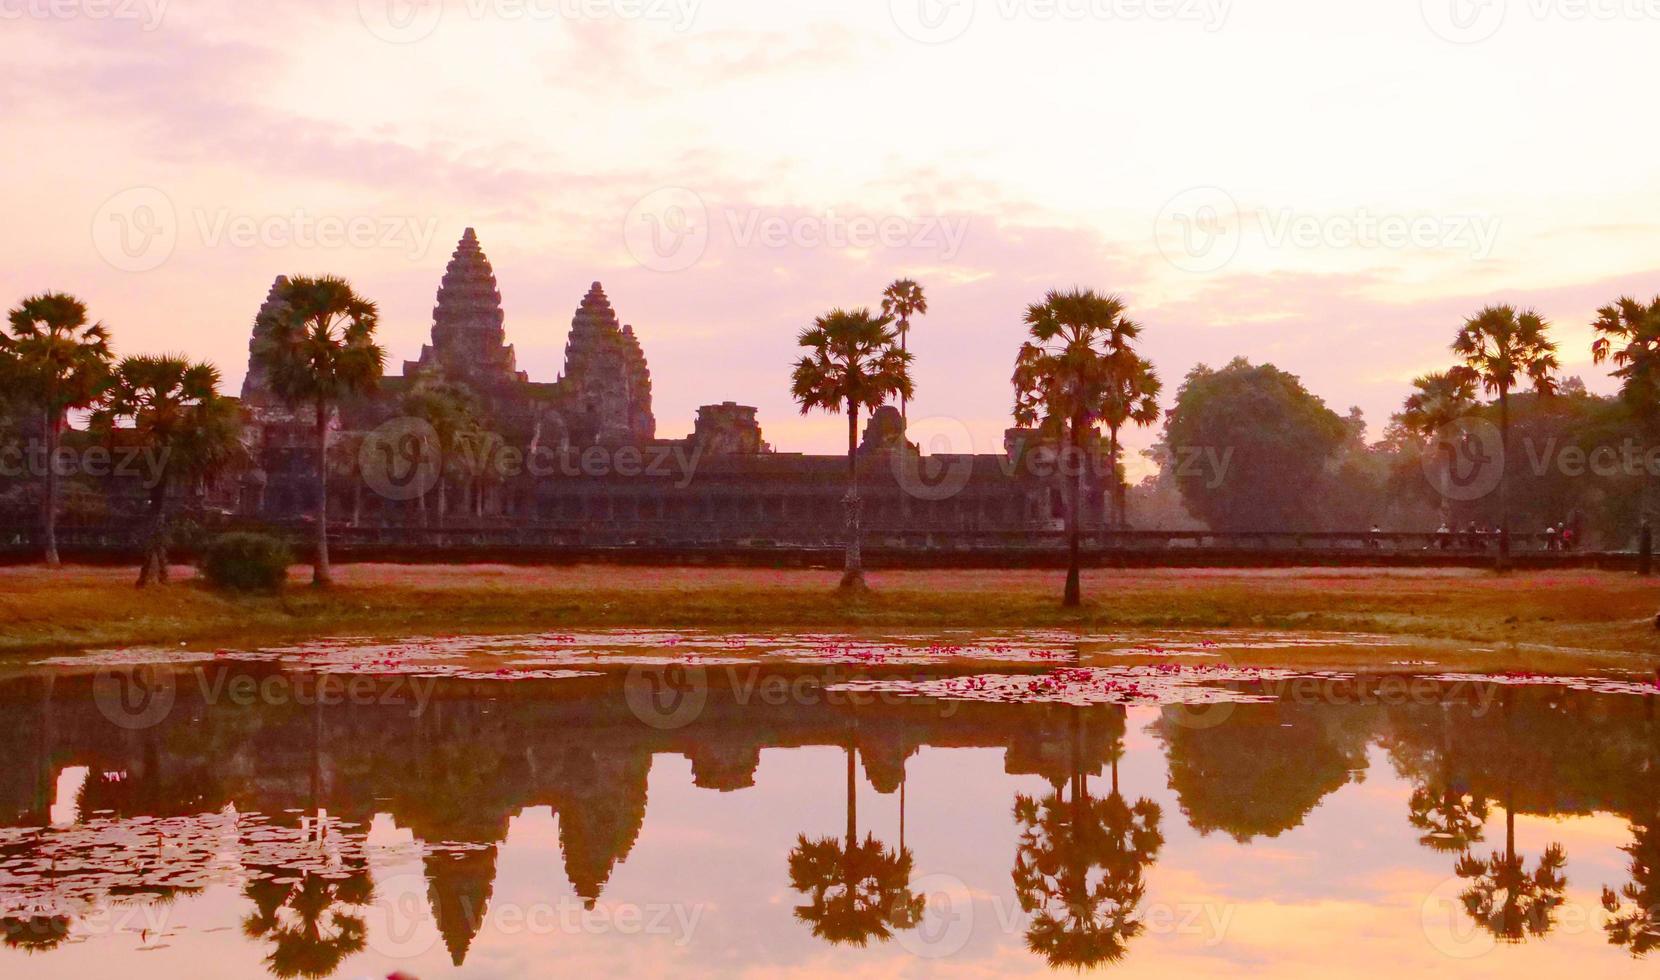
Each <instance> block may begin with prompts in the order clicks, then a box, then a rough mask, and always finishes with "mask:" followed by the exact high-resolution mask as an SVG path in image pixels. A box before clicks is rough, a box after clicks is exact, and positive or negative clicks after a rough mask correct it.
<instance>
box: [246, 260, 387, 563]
mask: <svg viewBox="0 0 1660 980" xmlns="http://www.w3.org/2000/svg"><path fill="white" fill-rule="evenodd" d="M276 293H277V296H276V299H277V300H278V302H274V303H268V304H267V305H266V306H265V308H264V309H263V310H262V311H261V312H260V315H259V323H258V324H257V325H256V327H255V335H256V337H257V340H256V341H255V345H254V357H255V358H256V359H257V360H258V361H259V363H260V364H261V366H263V367H264V368H265V371H266V372H267V374H268V376H269V377H270V379H271V390H272V391H274V392H275V393H276V394H277V396H278V397H280V398H282V399H283V400H284V401H285V402H287V403H288V405H289V407H291V408H298V407H300V406H303V405H309V406H311V407H312V408H313V409H314V410H315V412H316V418H317V517H316V520H317V557H316V559H315V561H314V563H313V574H312V585H315V586H327V585H329V584H330V583H331V581H332V577H331V575H330V573H329V521H328V515H329V476H328V471H329V467H328V445H329V416H330V412H331V410H332V408H333V406H335V405H336V404H338V403H339V402H340V401H341V400H342V399H345V398H348V397H351V396H354V395H361V394H366V393H368V392H370V391H373V390H374V389H375V387H376V386H377V385H378V384H379V383H380V372H381V364H382V363H383V362H384V361H385V360H386V352H385V351H384V350H383V349H381V347H380V345H379V344H377V343H375V326H376V324H377V323H378V322H379V319H380V313H379V311H378V310H377V309H376V308H375V304H374V303H372V302H370V301H369V300H366V299H364V298H362V297H361V296H358V295H357V294H356V293H355V292H353V291H352V287H351V284H350V283H348V282H346V280H344V279H340V278H338V277H335V276H323V277H320V278H311V277H309V276H294V277H292V278H290V279H289V280H288V281H287V282H286V283H283V284H282V285H280V286H278V287H277V288H276Z"/></svg>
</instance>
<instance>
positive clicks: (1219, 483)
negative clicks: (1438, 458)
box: [1164, 357, 1351, 531]
mask: <svg viewBox="0 0 1660 980" xmlns="http://www.w3.org/2000/svg"><path fill="white" fill-rule="evenodd" d="M1350 435H1351V432H1350V429H1349V427H1348V425H1347V424H1346V423H1345V421H1344V419H1343V417H1342V416H1340V415H1338V414H1337V413H1336V412H1334V411H1332V410H1331V409H1329V408H1327V407H1326V403H1325V402H1323V401H1321V400H1320V399H1319V398H1318V397H1316V396H1314V395H1313V394H1311V393H1310V392H1309V391H1308V389H1306V388H1304V387H1303V384H1302V382H1301V381H1300V380H1298V379H1297V377H1296V376H1295V375H1292V374H1288V373H1286V372H1284V371H1281V370H1280V369H1279V368H1277V367H1274V366H1273V365H1272V364H1263V365H1253V364H1251V363H1250V362H1249V361H1247V360H1245V359H1244V358H1242V357H1239V358H1235V359H1234V360H1233V361H1231V362H1230V363H1229V364H1228V365H1227V366H1226V367H1224V368H1221V369H1220V370H1212V369H1211V368H1209V367H1206V366H1205V365H1203V364H1201V365H1199V366H1197V367H1195V368H1194V369H1193V370H1191V371H1189V372H1188V374H1187V378H1186V379H1185V380H1184V381H1183V382H1182V386H1181V388H1180V389H1178V390H1177V392H1176V404H1175V407H1173V408H1172V409H1171V410H1170V413H1169V414H1168V415H1167V416H1166V417H1165V430H1164V444H1165V446H1166V451H1167V453H1168V454H1170V456H1171V457H1172V459H1174V460H1177V461H1184V462H1185V463H1186V464H1187V465H1185V466H1184V467H1182V469H1181V470H1180V471H1178V474H1177V475H1178V479H1179V481H1180V486H1181V492H1182V500H1183V502H1184V503H1185V504H1186V505H1187V509H1188V510H1189V511H1191V512H1192V513H1193V515H1194V516H1195V517H1198V518H1199V519H1201V520H1203V521H1204V522H1205V523H1206V524H1207V525H1209V526H1210V527H1211V528H1212V529H1214V530H1218V531H1269V530H1274V531H1278V530H1301V529H1308V528H1313V527H1317V526H1319V525H1320V523H1321V516H1320V515H1321V507H1322V503H1323V497H1322V492H1321V491H1322V488H1323V487H1324V486H1325V485H1326V483H1327V481H1328V474H1329V472H1330V468H1331V466H1332V464H1333V462H1334V460H1335V459H1336V458H1337V454H1338V452H1339V450H1340V449H1342V447H1343V446H1344V445H1345V442H1346V440H1347V439H1348V438H1349V437H1350Z"/></svg>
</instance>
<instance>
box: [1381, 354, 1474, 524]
mask: <svg viewBox="0 0 1660 980" xmlns="http://www.w3.org/2000/svg"><path fill="white" fill-rule="evenodd" d="M1475 408H1476V385H1475V378H1474V377H1472V376H1471V374H1470V372H1469V371H1465V370H1460V369H1457V368H1455V369H1453V370H1451V371H1435V372H1432V373H1430V374H1425V375H1422V376H1420V377H1417V378H1413V379H1412V394H1410V395H1408V396H1407V399H1406V404H1405V405H1404V406H1403V407H1402V408H1401V411H1400V412H1399V413H1398V414H1397V415H1396V416H1395V417H1396V419H1398V420H1399V421H1400V423H1401V424H1402V425H1403V426H1405V427H1406V429H1407V431H1409V432H1412V433H1414V434H1416V435H1418V436H1420V437H1422V438H1424V439H1437V438H1440V437H1441V436H1442V435H1443V434H1444V431H1445V429H1446V428H1447V427H1448V426H1450V425H1453V424H1454V423H1456V422H1458V421H1459V420H1460V419H1463V418H1465V417H1466V416H1468V415H1469V414H1470V413H1471V412H1473V411H1475ZM1432 449H1433V450H1434V451H1438V452H1439V453H1440V455H1441V485H1440V486H1439V487H1437V488H1436V489H1437V490H1439V491H1440V492H1441V520H1442V522H1443V523H1446V522H1448V521H1450V520H1452V491H1451V487H1450V485H1449V481H1450V480H1451V479H1452V459H1451V458H1450V454H1451V453H1452V452H1453V447H1452V446H1450V445H1446V444H1442V445H1441V446H1439V447H1432Z"/></svg>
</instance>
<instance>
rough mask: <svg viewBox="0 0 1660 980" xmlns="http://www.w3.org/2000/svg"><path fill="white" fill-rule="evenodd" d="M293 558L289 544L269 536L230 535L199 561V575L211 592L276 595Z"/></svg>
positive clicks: (219, 539)
mask: <svg viewBox="0 0 1660 980" xmlns="http://www.w3.org/2000/svg"><path fill="white" fill-rule="evenodd" d="M292 564H294V556H293V554H292V553H290V552H289V550H288V544H287V543H286V542H284V541H283V540H282V539H281V538H275V537H272V536H271V535H269V534H249V533H245V532H233V533H231V534H221V535H219V536H218V537H216V538H214V539H213V541H212V542H211V543H210V544H209V545H208V547H207V553H206V554H205V555H204V556H203V558H202V574H203V575H206V576H207V580H208V582H209V584H211V585H212V586H213V587H214V588H219V589H229V590H232V591H236V592H276V591H279V590H280V589H281V588H282V586H283V582H284V581H285V580H286V579H287V577H288V566H289V565H292Z"/></svg>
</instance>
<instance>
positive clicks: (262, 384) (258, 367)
mask: <svg viewBox="0 0 1660 980" xmlns="http://www.w3.org/2000/svg"><path fill="white" fill-rule="evenodd" d="M286 285H288V277H287V276H278V277H277V279H276V281H275V282H273V283H271V291H270V292H268V293H266V294H265V302H264V303H262V304H260V307H259V312H258V313H256V314H254V334H253V336H252V337H250V338H249V339H248V373H247V374H246V375H244V376H243V378H242V401H243V402H244V403H245V404H247V405H252V406H258V407H262V408H263V407H267V406H268V405H270V404H272V403H273V402H274V401H275V397H274V396H273V395H272V394H271V379H270V377H269V376H268V375H267V373H266V371H265V366H264V365H262V364H260V363H259V361H257V360H255V358H254V351H255V350H256V349H258V347H259V343H260V341H261V340H263V339H265V332H264V331H262V330H261V329H260V327H259V324H260V321H261V320H263V319H265V316H266V314H267V313H271V312H274V311H275V310H276V309H277V308H278V306H279V305H281V301H280V300H278V299H277V293H278V291H279V290H281V289H282V288H283V287H284V286H286Z"/></svg>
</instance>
